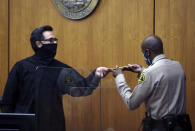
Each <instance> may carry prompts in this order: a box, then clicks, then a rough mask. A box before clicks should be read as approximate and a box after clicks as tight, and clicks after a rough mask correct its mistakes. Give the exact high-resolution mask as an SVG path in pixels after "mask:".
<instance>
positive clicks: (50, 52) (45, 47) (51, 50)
mask: <svg viewBox="0 0 195 131" xmlns="http://www.w3.org/2000/svg"><path fill="white" fill-rule="evenodd" d="M56 50H57V44H56V43H55V44H54V43H51V44H42V47H41V48H39V49H38V50H37V51H36V54H37V55H38V56H40V57H47V58H48V57H50V58H54V57H55V55H56Z"/></svg>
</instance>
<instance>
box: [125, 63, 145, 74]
mask: <svg viewBox="0 0 195 131" xmlns="http://www.w3.org/2000/svg"><path fill="white" fill-rule="evenodd" d="M122 70H123V71H132V72H135V73H140V72H141V71H142V66H141V65H138V64H128V66H124V67H123V68H122Z"/></svg>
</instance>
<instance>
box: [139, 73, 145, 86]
mask: <svg viewBox="0 0 195 131" xmlns="http://www.w3.org/2000/svg"><path fill="white" fill-rule="evenodd" d="M145 80H146V77H145V75H144V73H143V72H142V73H141V75H140V77H139V79H138V84H140V83H142V82H144V81H145Z"/></svg>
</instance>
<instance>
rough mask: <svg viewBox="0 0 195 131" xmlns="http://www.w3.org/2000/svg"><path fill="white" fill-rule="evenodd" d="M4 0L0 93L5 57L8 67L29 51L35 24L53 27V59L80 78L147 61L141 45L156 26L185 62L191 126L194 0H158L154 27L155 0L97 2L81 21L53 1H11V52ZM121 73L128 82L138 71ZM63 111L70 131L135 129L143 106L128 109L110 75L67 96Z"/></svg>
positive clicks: (167, 46)
mask: <svg viewBox="0 0 195 131" xmlns="http://www.w3.org/2000/svg"><path fill="white" fill-rule="evenodd" d="M2 2H3V4H1V5H0V7H1V8H0V16H1V18H5V19H3V20H2V21H3V24H1V25H0V40H1V41H0V44H1V46H0V49H1V52H0V53H1V56H0V58H1V59H0V62H1V63H0V71H1V75H0V78H1V79H0V80H1V90H0V94H2V91H3V88H2V86H3V85H4V84H5V79H6V78H7V73H8V61H9V63H10V64H9V65H10V66H9V69H11V68H12V66H13V65H14V64H15V63H16V62H17V61H19V60H21V59H23V58H25V57H28V56H31V55H32V54H33V50H32V49H31V45H30V42H29V38H30V33H31V31H32V30H33V29H34V28H36V27H39V26H42V25H51V26H53V28H54V33H55V34H56V36H57V37H58V39H59V42H58V50H57V56H56V58H57V59H59V60H60V61H62V62H64V63H66V64H68V65H70V66H72V67H74V68H75V69H77V70H78V71H79V72H80V73H81V74H82V75H84V76H87V75H88V74H89V73H90V72H91V71H93V70H94V69H95V68H97V67H98V66H106V67H115V65H119V66H122V65H127V64H128V63H138V64H141V65H145V62H144V58H143V55H142V53H141V49H140V45H141V42H142V40H143V39H144V38H145V37H146V36H148V35H151V34H153V29H155V32H156V34H157V35H159V36H160V37H161V38H162V40H163V41H164V48H165V54H166V55H167V57H170V58H173V59H176V60H178V61H180V62H181V63H182V65H183V66H184V69H185V71H186V75H187V111H188V112H189V113H190V115H191V119H192V124H195V113H193V112H192V111H193V110H194V107H195V104H194V103H193V100H194V99H195V97H193V93H194V92H195V91H194V90H193V86H195V82H194V75H195V74H194V70H193V67H194V66H195V64H194V62H195V60H194V58H193V53H192V50H193V49H194V44H195V43H194V42H195V38H194V37H193V36H194V35H195V30H194V29H193V28H194V25H195V17H194V15H193V12H194V11H195V9H194V8H193V7H195V5H194V1H193V0H188V1H185V0H177V1H170V0H158V1H156V2H155V14H156V15H155V25H154V22H153V13H154V10H153V7H154V0H147V1H146V0H139V1H138V0H123V1H119V0H100V3H99V5H98V6H97V8H96V10H95V11H94V12H93V14H92V15H90V16H89V17H88V18H86V19H83V20H79V21H72V20H69V19H66V18H64V17H63V16H62V15H60V13H58V11H57V10H56V8H55V5H54V4H53V1H52V0H28V1H27V0H9V2H10V8H9V12H10V17H9V18H10V19H9V23H10V25H9V52H8V1H7V0H3V1H2ZM2 21H1V22H2ZM153 27H155V28H153ZM2 41H4V42H2ZM4 43H6V44H4ZM8 53H9V54H8ZM8 55H9V59H8ZM5 63H6V64H5ZM145 66H146V65H145ZM2 73H3V74H2ZM5 76H6V77H5ZM125 76H126V80H127V82H128V84H129V85H130V86H132V87H133V86H135V85H136V84H137V78H136V74H133V73H127V72H125ZM64 112H65V117H66V123H67V130H69V131H86V130H87V131H129V130H138V128H139V126H140V123H141V120H142V118H143V117H144V112H145V108H144V106H143V105H141V106H140V107H139V108H138V109H136V110H134V111H130V110H128V109H127V107H126V106H125V104H124V103H123V101H122V98H121V97H120V95H119V94H118V92H117V90H116V87H115V82H114V80H113V77H112V75H111V74H109V75H108V76H107V77H106V78H104V79H103V80H102V81H101V84H100V86H99V87H98V88H97V89H96V90H95V91H94V92H93V94H92V95H91V96H87V97H79V98H73V97H70V96H67V95H65V96H64Z"/></svg>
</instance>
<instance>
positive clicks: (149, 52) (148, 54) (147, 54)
mask: <svg viewBox="0 0 195 131" xmlns="http://www.w3.org/2000/svg"><path fill="white" fill-rule="evenodd" d="M145 54H146V56H147V57H150V55H151V50H150V49H146V50H145Z"/></svg>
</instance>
